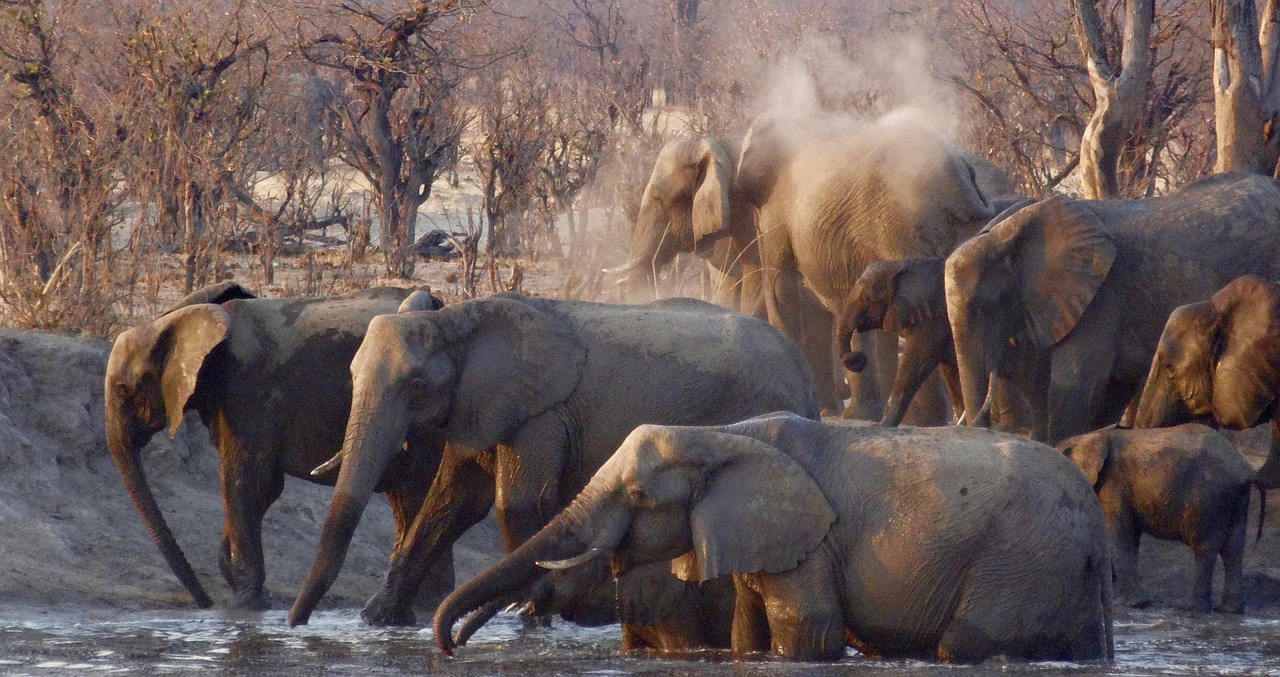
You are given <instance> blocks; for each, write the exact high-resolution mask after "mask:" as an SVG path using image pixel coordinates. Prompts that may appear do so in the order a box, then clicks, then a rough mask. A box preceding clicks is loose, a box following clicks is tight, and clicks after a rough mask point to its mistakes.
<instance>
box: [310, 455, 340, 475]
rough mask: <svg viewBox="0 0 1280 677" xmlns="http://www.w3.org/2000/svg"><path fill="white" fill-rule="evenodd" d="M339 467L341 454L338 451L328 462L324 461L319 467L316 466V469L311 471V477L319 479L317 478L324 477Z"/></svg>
mask: <svg viewBox="0 0 1280 677" xmlns="http://www.w3.org/2000/svg"><path fill="white" fill-rule="evenodd" d="M340 465H342V452H341V451H339V452H338V453H336V454H334V455H333V458H331V459H329V460H327V461H325V462H324V463H321V464H320V465H318V466H316V467H315V469H314V470H312V471H311V476H312V477H319V476H321V475H326V474H328V473H330V472H332V471H333V470H334V469H336V468H337V467H338V466H340Z"/></svg>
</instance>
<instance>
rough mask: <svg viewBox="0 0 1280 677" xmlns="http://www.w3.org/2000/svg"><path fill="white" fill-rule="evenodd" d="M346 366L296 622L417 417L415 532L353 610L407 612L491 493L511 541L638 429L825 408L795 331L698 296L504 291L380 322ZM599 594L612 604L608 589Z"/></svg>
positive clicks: (378, 616)
mask: <svg viewBox="0 0 1280 677" xmlns="http://www.w3.org/2000/svg"><path fill="white" fill-rule="evenodd" d="M351 372H352V378H353V383H354V388H355V391H354V392H355V395H354V398H355V399H354V402H355V404H354V406H353V407H352V412H351V418H350V422H349V423H348V428H347V435H346V443H345V445H344V447H343V450H342V452H341V454H340V455H339V456H338V457H336V458H335V459H334V464H338V465H340V466H341V469H340V472H339V477H338V482H337V489H336V490H335V493H334V498H333V503H332V504H331V505H330V509H329V515H328V517H327V519H326V522H325V527H324V531H323V534H322V537H321V542H320V547H319V552H318V553H317V556H316V560H315V564H314V565H313V567H312V570H311V573H310V574H309V576H308V578H307V580H306V582H305V583H304V585H303V587H302V590H301V591H300V592H299V594H298V599H297V600H296V601H295V603H294V606H293V609H292V611H290V614H289V623H290V625H298V624H301V623H306V622H307V619H308V617H309V616H310V613H311V611H312V610H313V609H314V608H315V605H316V603H317V602H319V600H320V599H321V597H322V596H323V595H324V593H325V591H326V590H327V589H328V587H329V585H330V584H332V582H333V580H334V579H335V578H336V576H337V575H338V571H339V570H340V569H341V567H342V561H343V558H344V557H345V555H346V550H347V547H348V545H349V544H350V541H351V536H352V533H353V531H354V530H355V527H356V524H357V522H358V521H359V519H360V514H361V512H362V511H363V510H364V507H365V504H366V503H367V501H368V499H369V493H370V490H371V487H372V484H373V482H374V481H375V480H376V478H377V477H378V476H379V475H380V474H381V473H383V472H384V469H385V468H386V465H387V463H388V459H389V458H390V456H391V455H392V454H393V453H394V451H395V440H396V439H398V438H399V437H400V436H401V435H402V434H403V431H404V430H405V427H406V426H407V425H409V424H410V423H416V424H419V425H426V426H431V427H434V428H438V429H440V430H442V431H443V433H444V434H445V436H446V437H447V439H448V442H449V451H448V452H447V453H446V454H445V460H444V461H443V464H442V466H441V469H440V471H439V473H438V475H437V477H436V480H435V482H434V483H433V484H432V486H431V489H430V492H429V493H428V495H427V498H426V499H425V502H424V504H423V508H422V512H421V515H420V516H419V519H418V520H417V522H416V523H415V525H414V533H413V534H412V535H411V536H410V537H409V541H408V542H407V543H406V544H405V545H404V547H402V548H401V550H400V551H399V552H398V553H397V554H396V556H395V558H394V559H393V561H392V566H391V571H390V573H389V574H388V576H387V580H386V583H385V584H384V586H383V589H382V590H381V592H379V593H378V594H377V595H376V596H375V597H374V598H373V599H372V600H370V601H369V603H368V604H367V605H366V607H365V609H364V612H363V613H362V614H361V615H362V617H363V618H364V619H365V620H366V621H367V622H369V623H372V624H375V625H385V624H406V623H413V622H415V619H414V616H413V611H412V609H411V608H410V606H409V601H410V600H412V599H413V597H414V594H415V590H416V587H417V586H418V584H419V581H420V579H421V576H422V567H423V564H424V563H425V562H429V561H431V560H432V559H433V558H434V557H435V556H436V553H437V552H438V551H440V550H441V549H445V548H447V547H449V546H450V545H451V544H452V543H453V542H454V540H456V539H457V538H458V536H459V535H461V534H462V533H463V532H465V531H466V530H467V529H468V528H470V527H471V526H472V525H473V524H475V523H476V522H478V521H479V520H480V519H482V518H483V517H484V516H485V515H486V514H487V513H488V512H489V509H490V507H491V506H493V505H494V504H495V502H496V506H497V516H498V523H499V527H500V528H501V530H502V533H503V540H504V544H505V546H506V548H507V550H508V551H511V550H514V549H515V548H516V547H518V546H519V545H520V544H521V543H523V542H524V541H525V540H526V539H528V538H529V537H530V536H532V535H533V534H534V533H536V532H537V531H538V529H540V528H541V527H542V526H543V525H545V524H546V523H547V521H548V520H550V519H551V518H552V517H553V516H554V515H555V514H556V513H557V512H559V511H560V509H561V508H563V507H564V506H565V505H567V504H568V502H569V501H570V500H571V499H572V498H573V496H574V495H575V494H576V493H577V492H578V491H579V490H580V489H581V488H582V487H583V486H584V485H585V484H586V482H587V479H588V478H590V476H591V474H592V473H593V472H595V470H596V468H598V467H600V465H601V464H603V463H604V461H605V460H606V459H607V458H608V457H609V455H610V454H612V453H613V451H614V450H615V449H617V446H618V444H619V443H621V442H622V439H623V438H624V437H625V436H626V435H627V433H628V432H630V431H631V430H632V429H633V428H635V427H636V426H637V425H641V424H643V423H653V422H658V423H667V424H672V425H702V424H712V423H728V422H731V421H736V420H741V419H743V418H747V417H749V416H754V415H756V414H760V413H762V412H765V411H771V410H775V409H780V410H786V411H794V412H796V413H798V414H801V415H805V416H810V417H816V416H817V414H818V404H817V396H816V393H815V392H814V387H813V378H812V376H811V375H810V374H809V371H808V368H807V367H806V365H805V363H804V359H803V356H802V355H801V354H800V351H799V349H798V348H796V346H795V344H794V343H793V342H792V341H790V340H789V339H787V337H786V336H784V335H783V334H782V333H781V332H779V331H777V330H776V329H774V328H773V327H771V326H769V325H768V324H767V323H765V322H763V321H761V320H757V319H754V318H750V317H747V316H745V315H741V314H739V313H735V312H732V311H729V310H726V309H724V308H720V307H718V306H714V305H711V304H709V303H703V302H701V301H695V300H693V299H669V300H666V301H658V302H654V303H652V304H648V305H644V306H619V305H605V304H598V303H586V302H570V301H557V300H552V299H536V298H524V297H521V296H518V295H503V296H498V297H492V298H487V299H481V300H474V301H467V302H463V303H459V304H457V305H454V306H450V307H448V308H445V309H444V310H441V311H439V312H436V313H408V314H400V315H394V316H384V317H379V318H376V319H375V320H374V321H373V322H371V323H370V325H369V333H368V334H367V335H366V337H365V340H364V344H363V345H362V346H361V349H360V351H359V352H358V353H357V354H356V357H355V359H354V360H353V361H352V364H351ZM330 465H332V464H330ZM327 467H330V466H326V468H327ZM321 470H322V471H323V470H324V469H323V468H322V469H321ZM597 573H598V572H597ZM675 582H678V581H675ZM539 585H545V583H540V584H539ZM609 587H610V589H611V586H609ZM538 596H539V595H538V594H537V593H536V592H534V593H530V594H529V595H527V596H526V598H528V597H533V598H535V599H536V598H537V597H538ZM604 603H605V604H607V606H608V609H612V604H613V601H612V594H610V595H609V598H608V599H607V600H606V601H605V602H604ZM556 604H557V605H558V608H559V610H560V612H561V615H562V616H565V617H566V618H569V619H570V620H580V619H582V618H583V617H586V616H593V617H592V618H590V619H589V620H584V621H583V622H593V621H603V620H606V619H602V618H599V617H598V616H596V614H598V613H607V612H606V611H599V610H598V607H597V608H592V607H593V603H592V602H590V601H588V600H581V599H569V600H565V599H560V600H557V601H556Z"/></svg>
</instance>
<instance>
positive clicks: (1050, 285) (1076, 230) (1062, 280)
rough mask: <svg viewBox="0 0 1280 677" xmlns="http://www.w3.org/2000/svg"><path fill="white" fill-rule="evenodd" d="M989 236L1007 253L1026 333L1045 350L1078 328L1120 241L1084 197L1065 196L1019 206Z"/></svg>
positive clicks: (1105, 276)
mask: <svg viewBox="0 0 1280 677" xmlns="http://www.w3.org/2000/svg"><path fill="white" fill-rule="evenodd" d="M984 237H989V238H992V239H993V241H994V242H995V243H996V244H997V246H1001V245H1003V247H1004V248H1005V249H1006V250H1007V251H1008V253H1009V256H1010V261H1011V264H1012V266H1013V269H1014V271H1015V276H1016V278H1017V279H1018V282H1017V284H1018V291H1019V293H1021V295H1022V302H1023V311H1024V312H1025V314H1026V321H1027V326H1026V330H1025V333H1026V334H1027V336H1028V337H1029V338H1031V340H1032V341H1034V343H1035V345H1036V346H1038V347H1040V348H1049V347H1051V346H1053V345H1055V344H1057V343H1058V342H1059V341H1061V340H1062V339H1063V338H1064V337H1065V336H1066V335H1067V334H1068V333H1070V332H1071V330H1072V329H1074V328H1075V326H1076V321H1077V320H1079V319H1080V316H1081V315H1083V314H1084V311H1085V309H1086V308H1088V307H1089V303H1091V302H1092V301H1093V298H1094V297H1095V296H1096V295H1097V293H1098V290H1099V289H1100V288H1101V287H1102V283H1103V282H1105V281H1106V279H1107V274H1108V273H1109V272H1111V264H1112V263H1113V262H1114V261H1115V258H1116V246H1115V242H1113V241H1112V239H1111V236H1110V235H1108V234H1107V232H1106V230H1105V228H1104V226H1103V225H1102V222H1101V221H1100V220H1099V219H1098V217H1097V216H1095V215H1094V214H1093V212H1092V211H1090V210H1089V208H1088V206H1087V205H1086V204H1085V203H1083V202H1082V201H1079V200H1073V199H1070V198H1066V197H1062V196H1055V197H1051V198H1049V199H1047V200H1041V201H1040V202H1038V203H1036V204H1034V205H1031V206H1028V207H1024V208H1022V209H1020V210H1018V211H1017V212H1016V213H1015V214H1013V215H1011V216H1010V217H1009V218H1007V219H1005V220H1004V221H1002V222H1000V223H998V224H996V225H995V226H993V227H992V228H991V229H990V230H989V231H987V234H986V235H985V236H984Z"/></svg>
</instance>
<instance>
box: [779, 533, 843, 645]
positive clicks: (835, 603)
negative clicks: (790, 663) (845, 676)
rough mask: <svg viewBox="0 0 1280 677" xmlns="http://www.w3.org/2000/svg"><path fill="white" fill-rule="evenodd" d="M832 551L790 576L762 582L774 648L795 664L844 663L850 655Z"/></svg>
mask: <svg viewBox="0 0 1280 677" xmlns="http://www.w3.org/2000/svg"><path fill="white" fill-rule="evenodd" d="M827 550H828V548H827V547H825V546H824V547H823V548H821V549H820V550H819V551H818V552H819V553H822V554H821V555H819V554H818V553H815V555H814V556H812V557H810V558H809V559H808V560H805V561H804V562H802V563H801V564H800V565H799V566H797V567H796V568H794V569H791V570H790V571H785V572H782V573H779V574H767V575H761V576H760V577H759V584H760V586H759V587H760V593H761V596H762V597H763V598H764V599H765V600H767V602H766V604H765V613H766V615H767V616H768V618H769V637H770V640H771V641H770V644H771V646H770V648H771V650H772V652H773V653H774V654H777V655H781V656H783V657H786V658H788V659H791V660H823V661H835V660H840V658H841V657H843V656H844V653H845V638H844V611H843V609H842V608H841V605H840V590H839V586H838V584H837V582H836V581H838V580H840V577H839V576H837V575H836V571H835V567H834V566H833V564H832V562H833V559H832V557H831V556H830V553H829V552H826V551H827Z"/></svg>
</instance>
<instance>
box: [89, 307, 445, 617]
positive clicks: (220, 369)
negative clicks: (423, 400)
mask: <svg viewBox="0 0 1280 677" xmlns="http://www.w3.org/2000/svg"><path fill="white" fill-rule="evenodd" d="M411 291H412V290H409V289H400V288H394V287H379V288H376V289H370V290H367V291H360V292H355V293H352V294H348V295H345V296H331V297H325V298H306V299H258V298H254V296H253V294H250V293H249V292H247V291H246V290H245V289H244V288H243V287H241V286H240V285H238V284H234V283H222V284H218V285H213V286H210V287H206V288H204V289H201V290H198V291H196V292H195V293H193V294H191V295H190V296H188V297H187V298H185V299H183V300H182V301H180V302H179V303H178V305H177V306H175V307H174V308H173V309H172V310H170V311H168V312H166V313H165V314H163V315H161V316H160V317H158V318H156V319H155V320H153V321H151V322H148V323H146V324H142V325H139V326H137V327H134V328H132V329H129V330H128V331H126V332H124V333H122V334H120V336H118V337H117V338H116V340H115V343H114V344H113V345H112V347H111V356H110V358H109V359H108V362H107V374H106V395H105V399H106V431H107V442H108V445H109V447H110V449H111V456H112V458H113V459H114V460H115V463H116V467H117V468H118V469H119V471H120V476H121V478H123V480H124V484H125V487H126V488H127V489H128V491H129V495H130V497H131V498H132V499H133V502H134V505H136V506H137V508H138V512H139V513H140V514H141V515H142V519H143V521H144V522H146V525H147V530H148V531H150V532H151V535H152V538H153V539H155V541H156V544H157V545H158V546H159V547H160V552H161V554H162V555H163V556H164V558H165V560H166V561H167V562H168V564H169V567H170V568H171V569H172V570H173V572H174V574H175V575H177V577H178V579H179V580H181V581H182V584H183V586H185V587H186V589H187V591H188V592H189V593H190V594H191V596H192V598H194V599H195V601H196V604H198V605H199V606H201V607H209V606H212V604H213V601H212V600H211V599H210V597H209V595H208V594H207V593H206V592H205V590H204V588H203V587H202V586H201V584H200V581H199V580H198V579H197V577H196V575H195V572H194V571H192V569H191V565H190V563H189V562H188V561H187V559H186V556H185V555H183V553H182V549H181V548H180V547H179V546H178V543H177V541H176V539H175V538H174V535H173V533H172V531H171V530H170V529H169V527H168V525H167V524H166V523H165V521H164V516H163V515H162V514H161V512H160V507H159V505H157V503H156V501H155V497H154V496H153V495H152V493H151V489H150V487H149V486H148V484H147V480H146V475H145V474H144V471H143V468H142V463H141V450H142V447H143V446H144V445H145V444H146V443H147V441H148V440H150V439H151V437H152V435H154V434H155V433H157V432H159V431H160V430H161V429H165V428H167V429H168V431H169V434H170V435H173V434H174V432H176V431H177V429H178V426H179V425H181V424H182V420H183V415H184V413H185V412H186V411H188V410H194V411H196V412H198V413H199V415H200V418H201V420H202V421H203V422H204V424H205V425H206V426H208V427H209V432H210V435H211V436H212V437H213V443H214V446H215V447H216V448H217V450H218V455H219V459H220V464H221V478H222V493H223V502H224V505H225V508H226V521H225V525H224V527H223V533H222V552H221V555H220V559H219V565H220V568H221V570H222V575H223V577H224V578H225V579H226V581H227V583H228V584H229V585H230V586H231V590H232V592H233V594H234V599H233V601H232V606H234V607H237V608H245V609H265V608H268V607H269V606H270V599H269V597H268V595H267V592H266V589H265V587H264V583H265V579H266V572H265V570H264V568H263V555H262V518H263V515H264V514H265V513H266V511H267V509H268V508H269V507H270V506H271V504H272V503H274V502H275V500H276V499H277V498H279V496H280V492H281V490H282V489H283V487H284V476H285V475H286V474H288V475H292V476H294V477H301V478H304V479H308V480H311V481H323V480H320V479H316V478H314V477H311V475H310V474H309V471H310V470H311V468H314V467H315V465H316V464H317V463H320V462H322V461H323V460H324V459H326V458H328V457H329V456H332V455H333V453H334V452H335V450H337V449H339V448H340V447H341V446H342V432H343V429H344V426H345V425H346V420H347V413H348V410H349V408H350V405H351V379H350V374H349V372H348V366H349V365H350V363H351V358H352V356H353V355H355V352H356V348H358V347H359V345H360V341H361V339H362V338H363V337H364V330H365V327H366V326H367V325H368V324H369V320H370V319H372V318H373V317H374V316H375V315H378V314H381V313H388V312H394V311H395V310H396V309H397V308H398V307H399V306H400V305H401V304H402V303H404V302H406V301H407V297H409V295H410V292H411ZM413 298H414V302H413V303H414V305H415V306H416V307H419V308H432V307H434V308H438V307H440V303H439V301H438V300H436V299H434V298H432V297H431V296H429V295H419V296H415V297H413ZM407 435H408V438H409V440H410V444H411V445H412V446H415V447H418V446H429V445H430V444H431V442H430V440H428V439H427V438H426V437H424V436H423V435H419V434H418V431H417V429H416V428H415V430H414V431H413V432H412V433H411V434H409V433H407ZM402 439H404V438H402ZM436 457H437V456H434V455H432V454H430V453H425V452H422V453H416V454H399V455H398V456H397V459H396V462H395V463H393V464H391V465H392V466H393V467H392V469H391V471H390V472H388V473H387V474H386V476H385V477H382V478H380V479H379V481H378V483H377V484H378V490H379V491H385V492H387V496H388V498H389V499H390V500H391V507H392V512H393V514H394V516H395V523H396V533H397V538H396V542H397V543H400V542H401V540H402V539H403V535H404V533H405V532H406V531H407V529H408V527H409V521H410V520H411V519H412V516H413V515H414V514H415V513H416V512H417V509H418V506H419V505H420V504H421V502H422V496H423V494H425V493H426V492H425V490H424V487H425V485H426V484H427V483H429V482H430V481H431V478H432V476H433V474H434V472H435V467H434V466H433V465H432V464H431V459H433V458H436ZM432 567H433V570H434V572H435V573H436V574H437V576H439V577H440V578H439V589H437V590H435V592H436V594H438V595H441V596H442V595H443V593H445V592H448V590H449V589H451V588H452V584H453V570H452V557H451V555H450V554H449V553H446V554H445V555H444V556H442V557H441V558H440V560H439V561H438V562H435V563H433V564H432Z"/></svg>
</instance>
